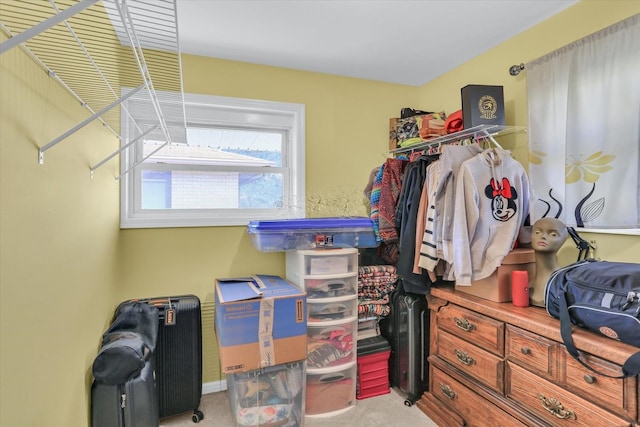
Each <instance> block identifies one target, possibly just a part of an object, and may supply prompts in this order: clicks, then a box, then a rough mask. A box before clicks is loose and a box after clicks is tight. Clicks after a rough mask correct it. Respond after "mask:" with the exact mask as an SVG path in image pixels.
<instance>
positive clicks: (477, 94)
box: [460, 85, 505, 129]
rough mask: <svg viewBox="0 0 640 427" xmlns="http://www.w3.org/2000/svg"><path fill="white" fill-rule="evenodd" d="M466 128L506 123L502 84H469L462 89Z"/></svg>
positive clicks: (463, 114) (463, 118)
mask: <svg viewBox="0 0 640 427" xmlns="http://www.w3.org/2000/svg"><path fill="white" fill-rule="evenodd" d="M460 94H461V96H462V122H463V127H464V129H469V128H472V127H475V126H479V125H499V126H504V125H505V117H504V92H503V88H502V86H487V85H467V86H465V87H463V88H462V89H460Z"/></svg>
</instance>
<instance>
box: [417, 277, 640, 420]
mask: <svg viewBox="0 0 640 427" xmlns="http://www.w3.org/2000/svg"><path fill="white" fill-rule="evenodd" d="M427 300H428V301H429V309H430V315H431V337H430V340H431V342H430V350H431V353H430V356H429V369H430V375H429V391H427V392H425V393H424V394H423V396H422V397H421V398H420V400H419V401H418V402H416V405H417V406H418V407H419V408H420V409H421V410H422V411H423V412H424V413H425V414H427V415H428V416H429V417H430V418H431V419H432V420H434V421H435V422H436V423H437V424H438V425H439V426H443V427H449V426H478V427H496V426H504V427H512V426H585V427H600V426H611V427H613V426H616V427H619V426H634V427H637V426H640V414H639V410H638V407H639V406H640V401H639V400H640V398H639V395H640V386H639V384H638V378H637V377H632V378H626V379H612V378H607V377H604V376H601V375H598V374H595V373H593V372H591V371H590V370H588V369H587V368H585V367H583V366H582V365H581V364H580V363H579V362H577V361H576V360H574V359H573V357H571V355H570V354H569V353H567V352H566V350H565V348H564V345H563V344H562V338H561V337H560V323H559V321H558V320H556V319H553V318H552V317H550V316H549V315H548V314H547V312H546V311H545V310H544V309H542V308H539V307H533V306H531V307H524V308H523V307H515V306H513V305H512V304H511V303H497V302H492V301H489V300H485V299H482V298H478V297H475V296H473V295H468V294H465V293H462V292H455V291H454V290H453V289H452V288H432V289H431V295H429V296H427ZM574 341H575V344H576V346H577V347H578V349H579V350H580V351H581V352H583V353H585V354H587V355H588V359H587V360H588V361H589V363H590V364H591V365H592V366H594V367H597V369H599V370H601V371H602V372H605V373H609V374H611V375H620V374H621V368H620V366H621V365H622V364H623V363H624V361H625V360H626V359H627V357H628V356H629V355H631V354H632V353H634V352H636V351H638V348H636V347H634V346H631V345H627V344H623V343H620V342H617V341H614V340H611V339H609V338H605V337H601V336H598V335H597V334H595V333H592V332H589V331H586V330H582V329H580V330H576V329H575V328H574Z"/></svg>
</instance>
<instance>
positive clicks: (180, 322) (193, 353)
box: [116, 295, 204, 427]
mask: <svg viewBox="0 0 640 427" xmlns="http://www.w3.org/2000/svg"><path fill="white" fill-rule="evenodd" d="M136 301H140V302H146V303H147V304H150V305H153V306H155V307H157V308H158V309H159V318H160V321H159V329H158V341H157V343H156V350H155V364H156V381H157V387H158V396H159V413H160V418H165V417H169V416H172V415H176V414H181V413H183V412H187V411H193V415H192V420H193V422H194V423H197V422H199V421H200V420H202V419H203V418H204V414H203V413H202V411H200V409H199V406H200V400H201V398H202V313H201V307H200V299H199V298H198V297H197V296H195V295H181V296H169V297H158V298H148V299H140V300H130V301H125V302H123V303H121V304H120V306H118V308H117V309H116V313H117V312H119V311H121V310H122V309H123V307H125V306H126V305H127V304H131V303H134V302H136ZM127 427H128V426H127Z"/></svg>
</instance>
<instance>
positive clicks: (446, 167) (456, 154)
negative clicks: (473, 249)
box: [419, 143, 482, 280]
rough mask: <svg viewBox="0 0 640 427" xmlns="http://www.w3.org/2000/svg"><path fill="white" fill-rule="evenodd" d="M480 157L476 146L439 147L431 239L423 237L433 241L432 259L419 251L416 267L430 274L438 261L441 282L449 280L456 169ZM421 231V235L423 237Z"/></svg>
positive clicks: (451, 259)
mask: <svg viewBox="0 0 640 427" xmlns="http://www.w3.org/2000/svg"><path fill="white" fill-rule="evenodd" d="M480 153H482V148H480V146H479V145H478V144H475V143H472V144H467V145H445V146H443V147H442V154H441V155H440V159H439V160H438V163H439V168H438V169H439V176H438V182H437V184H436V189H435V212H434V213H433V215H434V221H433V231H432V232H433V235H432V236H426V237H425V239H424V240H425V241H426V242H432V240H431V237H432V238H433V239H434V240H435V245H436V255H435V258H436V259H433V258H431V257H429V256H426V254H427V253H430V251H429V250H428V249H427V248H421V252H423V253H424V254H425V256H421V257H420V261H419V265H420V266H421V267H422V268H425V269H426V270H427V271H434V270H435V267H436V265H437V263H438V261H439V260H442V261H443V264H444V265H443V266H442V268H443V270H444V273H443V278H444V279H446V280H453V279H454V277H453V271H452V269H451V264H453V242H452V234H453V216H454V212H455V193H456V176H457V175H458V172H459V170H460V166H461V165H462V163H464V162H465V161H467V160H469V159H471V158H473V157H474V156H476V155H478V154H480ZM427 233H428V232H427V230H426V229H425V234H427Z"/></svg>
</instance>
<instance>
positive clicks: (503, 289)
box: [455, 248, 536, 302]
mask: <svg viewBox="0 0 640 427" xmlns="http://www.w3.org/2000/svg"><path fill="white" fill-rule="evenodd" d="M514 270H526V271H527V272H528V274H529V277H533V276H534V275H535V274H536V257H535V253H534V251H533V249H527V248H518V249H514V250H512V251H511V252H509V254H508V255H507V256H506V257H505V258H504V260H503V261H502V265H501V266H500V267H498V268H497V269H496V271H494V272H493V274H492V275H491V276H489V277H487V278H485V279H482V280H474V281H472V282H471V286H458V285H456V286H455V290H456V291H460V292H464V293H467V294H471V295H475V296H477V297H480V298H484V299H488V300H490V301H496V302H509V301H511V272H512V271H514Z"/></svg>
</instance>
